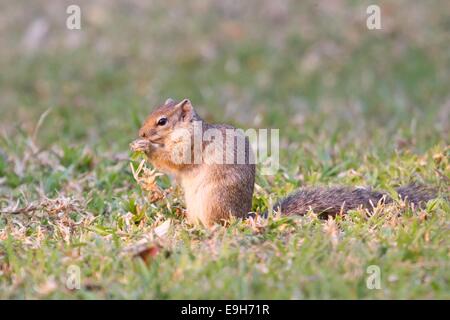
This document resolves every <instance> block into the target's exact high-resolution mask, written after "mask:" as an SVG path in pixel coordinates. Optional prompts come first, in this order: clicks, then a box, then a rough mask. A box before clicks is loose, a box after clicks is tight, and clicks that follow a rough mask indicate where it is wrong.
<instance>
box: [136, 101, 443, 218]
mask: <svg viewBox="0 0 450 320" xmlns="http://www.w3.org/2000/svg"><path fill="white" fill-rule="evenodd" d="M161 117H166V118H167V119H168V122H167V124H166V125H164V126H160V125H158V120H159V119H160V118H161ZM194 121H201V130H202V132H205V131H206V130H207V129H211V128H213V129H218V130H219V131H220V133H221V134H222V136H223V137H226V136H225V132H226V130H227V129H234V128H233V127H231V126H228V125H212V124H208V123H206V122H204V121H203V120H202V119H201V118H200V117H199V116H198V115H197V113H196V112H195V110H194V108H193V107H192V105H191V102H190V101H189V100H188V99H184V100H183V101H181V102H179V103H176V102H175V101H173V100H171V99H168V100H167V101H166V103H165V104H163V105H161V106H159V107H157V108H156V109H155V110H154V111H153V112H152V113H151V114H150V116H149V117H148V118H147V119H146V120H145V122H144V124H143V126H142V128H141V129H140V130H139V135H140V137H141V138H142V139H143V140H144V142H145V143H144V144H142V143H140V144H139V143H138V144H139V145H140V147H139V148H140V149H142V151H145V153H146V154H147V157H148V160H149V161H150V162H151V163H152V164H153V165H154V166H155V167H156V168H158V169H160V170H161V171H163V172H166V173H168V174H172V175H173V176H174V177H175V178H176V179H177V180H178V182H179V183H180V184H181V186H182V187H183V189H184V193H185V201H186V207H187V217H188V219H189V221H191V222H192V223H202V224H204V225H205V226H211V225H212V224H214V223H217V222H223V221H224V220H228V219H229V218H230V217H231V216H235V217H246V216H247V214H248V212H249V211H250V210H251V206H252V197H253V189H254V183H255V165H254V164H250V162H249V157H250V155H251V149H250V146H249V142H248V139H247V138H245V141H246V144H245V151H244V152H245V160H246V162H245V164H211V163H210V162H208V161H209V160H211V159H212V158H213V157H214V153H208V152H206V150H208V147H209V146H214V141H209V142H208V141H206V142H203V143H202V144H201V148H202V151H203V157H202V158H201V161H200V162H199V163H188V164H186V163H178V162H175V161H174V160H173V159H174V158H173V157H172V156H173V153H174V150H175V149H177V148H179V147H185V148H187V149H189V147H190V149H189V151H190V152H192V151H194V144H193V143H192V140H193V135H194V134H193V132H194V129H193V122H194ZM177 129H183V130H185V131H184V133H185V134H184V137H180V136H177V135H176V134H175V132H177ZM186 135H187V137H186ZM184 138H187V139H184ZM189 142H191V143H190V144H188V143H189ZM226 142H228V141H226ZM232 152H233V156H234V157H236V156H237V153H238V150H237V148H236V144H235V148H234V149H233V150H232ZM224 157H225V154H224ZM191 160H193V159H191ZM397 192H398V193H399V196H400V197H401V198H403V199H405V200H407V201H409V202H411V203H414V204H416V205H419V204H421V203H424V202H426V201H428V200H430V199H432V198H434V197H435V192H434V191H433V190H430V189H428V188H425V187H422V186H418V185H409V186H406V187H401V188H398V189H397ZM380 200H381V201H385V202H386V203H389V202H392V199H391V198H390V197H389V196H388V194H387V193H385V192H378V191H373V190H371V189H370V188H349V187H331V188H302V189H300V190H298V191H296V192H294V193H292V194H291V195H289V196H288V197H286V198H285V199H282V200H281V201H280V202H278V203H277V204H276V205H275V206H274V210H275V211H281V213H282V214H285V215H303V214H305V213H307V212H308V211H309V210H312V211H314V212H315V213H317V214H319V215H320V216H328V215H336V214H338V213H340V212H342V213H345V212H346V211H348V210H351V209H357V208H359V207H363V208H368V209H370V208H372V207H373V206H376V205H377V203H378V202H379V201H380Z"/></svg>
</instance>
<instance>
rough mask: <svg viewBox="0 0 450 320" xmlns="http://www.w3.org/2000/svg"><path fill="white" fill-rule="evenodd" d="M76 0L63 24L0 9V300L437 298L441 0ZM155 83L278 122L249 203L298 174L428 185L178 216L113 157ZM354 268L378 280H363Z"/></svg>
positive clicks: (444, 290) (215, 112)
mask: <svg viewBox="0 0 450 320" xmlns="http://www.w3.org/2000/svg"><path fill="white" fill-rule="evenodd" d="M42 3H44V2H42ZM79 3H80V6H81V8H82V17H83V20H82V22H83V23H82V30H80V31H69V30H66V29H65V27H64V25H65V17H66V15H65V5H64V3H63V2H61V1H51V5H50V4H49V3H48V2H45V4H46V5H43V6H40V5H39V1H36V3H33V4H32V5H31V4H29V3H27V4H25V3H21V2H13V1H11V2H4V3H2V4H1V5H0V8H1V10H2V13H4V14H2V17H1V18H0V32H1V33H2V37H0V47H1V48H2V50H1V52H0V69H1V70H2V72H1V73H0V93H1V94H0V211H1V212H3V213H1V214H0V298H3V299H11V298H18V299H24V298H27V299H35V298H46V299H56V298H83V299H92V298H127V299H132V298H148V299H175V298H192V299H195V298H206V299H213V298H217V299H222V298H232V299H240V298H255V299H263V298H264V299H314V298H319V299H323V298H333V299H336V298H342V299H360V298H361V299H372V298H375V299H381V298H388V299H404V298H413V299H435V298H441V299H449V298H450V294H449V293H450V288H449V287H450V283H449V281H450V279H449V278H450V274H449V271H448V270H449V259H448V257H449V224H448V221H449V213H450V205H449V203H448V201H446V200H444V197H445V196H447V195H448V190H449V179H450V162H449V158H450V148H449V145H450V135H449V132H450V131H449V130H450V121H449V119H450V109H449V108H450V96H449V94H448V87H449V86H450V74H449V73H448V70H449V69H450V54H449V52H450V50H449V46H448V43H450V41H449V40H450V36H449V35H450V32H449V25H450V24H449V20H448V16H447V15H446V14H445V13H446V12H448V10H449V5H448V4H446V3H444V2H439V1H436V2H435V3H434V4H433V5H428V4H424V3H422V2H420V1H414V2H411V1H381V2H380V6H381V8H382V12H383V15H382V24H383V29H382V30H380V31H369V30H367V29H366V28H365V17H366V16H365V8H366V6H367V4H369V3H367V4H365V3H364V2H361V3H359V2H358V3H356V2H352V1H340V2H335V4H332V3H329V2H325V1H324V2H319V3H316V2H310V3H308V2H302V3H295V2H293V1H280V2H277V3H279V4H277V5H275V4H274V2H272V1H257V5H256V1H245V2H243V3H242V4H241V3H235V4H234V5H233V4H232V2H221V1H212V2H209V3H207V4H205V3H204V2H201V1H199V2H195V1H194V2H192V3H191V2H190V3H189V4H186V3H185V2H181V1H173V2H171V5H170V6H168V4H166V3H165V2H163V1H160V2H159V1H156V2H152V4H151V5H147V4H146V3H147V2H145V1H134V2H132V3H131V4H126V3H123V2H119V1H108V3H100V2H92V1H80V2H79ZM37 21H41V22H37ZM39 23H41V24H42V23H44V25H45V26H46V30H47V31H46V32H44V33H43V35H41V36H39V35H36V33H35V36H34V37H35V39H34V40H33V37H31V38H30V37H27V36H26V34H33V32H32V31H33V29H34V30H36V28H39V27H36V25H39ZM3 35H4V36H3ZM27 39H28V40H27ZM167 97H174V98H176V99H182V98H184V97H189V98H190V99H191V101H192V102H193V103H194V105H195V106H197V108H198V109H199V112H200V113H201V114H202V115H203V116H204V117H205V118H206V119H207V120H209V121H212V122H225V123H230V124H233V125H236V126H238V127H242V128H249V127H256V128H280V129H281V130H280V138H281V143H280V145H281V149H282V150H281V156H280V162H281V163H280V164H281V168H280V170H279V172H278V173H277V174H276V175H274V176H262V175H259V176H258V177H257V187H256V192H255V195H254V202H253V203H254V208H253V209H254V210H255V211H262V210H265V209H266V208H267V206H268V205H269V204H270V202H271V201H272V202H273V201H274V200H275V199H277V198H279V197H282V196H284V195H286V194H288V193H289V192H291V191H293V190H294V189H295V188H297V187H300V186H304V185H337V184H343V185H370V186H373V187H375V188H378V189H385V190H388V191H391V190H392V189H393V188H394V187H396V186H398V185H402V184H406V183H408V182H411V181H418V182H421V183H425V184H428V185H431V186H434V187H436V188H437V189H438V190H439V192H440V193H439V195H440V197H439V198H438V199H437V200H435V201H431V202H429V203H428V204H427V206H426V208H424V209H420V210H411V208H407V207H405V206H404V204H403V203H402V202H401V201H397V202H396V203H394V204H391V205H388V206H381V205H380V206H379V207H377V208H376V210H375V213H374V214H373V215H369V216H368V215H367V214H366V213H365V212H364V211H361V210H359V211H353V212H350V213H349V214H348V215H346V216H343V217H337V218H336V219H334V220H328V221H323V220H319V219H317V217H316V216H315V215H314V214H312V213H311V214H309V215H307V216H305V217H292V218H286V217H279V216H272V217H270V218H269V219H267V220H264V219H256V220H248V221H239V220H236V221H232V222H231V224H230V226H228V227H222V226H217V227H215V228H214V229H213V230H204V229H202V228H198V227H194V226H191V225H188V224H187V223H186V222H185V220H184V218H183V215H182V208H183V200H182V193H181V190H179V189H178V188H173V190H171V192H168V194H167V196H166V197H164V198H163V199H161V200H159V201H157V202H151V201H150V200H149V197H148V192H146V191H145V190H142V189H141V188H140V186H139V184H138V183H137V182H136V181H135V179H134V178H133V175H132V172H131V169H130V165H129V163H130V162H132V163H133V165H134V167H137V165H138V164H139V159H132V157H131V154H130V152H129V151H128V143H129V142H131V141H132V140H133V139H134V138H135V137H136V135H137V129H138V128H139V126H140V124H141V122H142V121H143V119H144V117H145V115H146V114H147V113H148V112H149V111H150V110H151V108H152V106H153V105H156V104H158V103H160V102H162V101H164V100H165V99H166V98H167ZM158 185H159V187H160V188H161V189H163V190H169V188H170V186H171V184H170V180H169V178H168V177H165V176H164V177H159V178H158ZM371 265H376V266H379V267H380V270H381V278H380V279H381V289H375V290H370V289H368V288H367V286H366V282H367V280H368V277H369V276H370V274H368V273H367V268H368V266H371ZM71 266H76V267H78V268H80V280H81V282H80V284H81V286H80V289H77V290H70V289H69V287H70V286H67V283H68V282H67V281H68V280H69V282H70V280H71V278H70V276H71V271H70V270H72V269H71V268H72V267H71Z"/></svg>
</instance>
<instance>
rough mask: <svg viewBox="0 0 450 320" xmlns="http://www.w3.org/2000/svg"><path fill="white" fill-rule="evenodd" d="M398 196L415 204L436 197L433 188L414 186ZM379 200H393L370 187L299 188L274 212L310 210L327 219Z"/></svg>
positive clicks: (405, 187) (289, 212) (403, 190)
mask: <svg viewBox="0 0 450 320" xmlns="http://www.w3.org/2000/svg"><path fill="white" fill-rule="evenodd" d="M397 193H398V195H399V196H400V198H402V199H403V200H405V201H407V202H409V203H414V204H415V205H420V204H422V203H425V202H427V201H428V200H431V199H433V198H434V197H435V196H436V194H435V192H434V191H433V190H432V189H430V188H426V187H424V186H420V185H417V184H410V185H408V186H404V187H400V188H398V189H397ZM379 201H382V202H384V203H390V202H392V201H393V200H392V198H391V197H390V196H389V195H388V194H387V193H385V192H380V191H374V190H372V189H371V188H349V187H331V188H302V189H299V190H297V191H296V192H294V193H292V194H290V195H289V196H287V197H286V198H284V199H282V200H281V201H280V202H278V203H277V204H276V205H275V206H274V210H275V211H280V212H281V213H282V214H285V215H304V214H306V213H307V212H308V211H310V210H311V211H313V212H315V213H316V214H318V215H319V216H323V217H326V216H329V215H331V216H334V215H336V214H339V213H341V212H342V213H346V212H347V211H348V210H352V209H358V208H360V207H362V208H367V209H372V208H373V207H374V206H376V205H377V204H378V202H379Z"/></svg>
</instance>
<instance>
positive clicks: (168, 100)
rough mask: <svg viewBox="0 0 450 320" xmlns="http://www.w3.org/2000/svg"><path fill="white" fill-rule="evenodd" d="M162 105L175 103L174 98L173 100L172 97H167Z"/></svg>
mask: <svg viewBox="0 0 450 320" xmlns="http://www.w3.org/2000/svg"><path fill="white" fill-rule="evenodd" d="M164 105H165V106H173V105H175V100H173V99H172V98H168V99H167V100H166V102H164Z"/></svg>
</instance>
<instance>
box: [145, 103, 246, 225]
mask: <svg viewBox="0 0 450 320" xmlns="http://www.w3.org/2000/svg"><path fill="white" fill-rule="evenodd" d="M168 101H169V102H166V104H164V105H162V106H159V107H157V108H156V109H155V110H154V111H153V112H152V113H151V114H150V116H149V117H148V118H147V119H146V121H145V123H144V125H143V126H142V128H141V129H140V130H139V135H140V136H141V138H143V139H146V140H147V141H149V144H148V146H147V147H146V149H145V150H144V151H145V152H146V154H147V157H148V160H149V161H150V162H151V163H152V164H153V165H154V166H155V167H156V168H158V169H160V170H161V171H163V172H166V173H169V174H172V175H173V176H174V177H175V178H176V179H177V181H178V182H180V184H181V186H182V187H183V189H184V193H185V201H186V206H187V217H188V219H189V220H190V221H191V222H193V223H198V222H200V223H202V224H204V225H205V226H211V225H212V224H214V223H216V222H223V221H224V220H228V219H229V218H230V217H231V216H236V217H244V216H246V214H247V213H248V212H249V211H250V210H251V205H252V196H253V188H254V183H255V165H254V164H249V163H248V162H246V163H245V164H214V163H211V162H208V161H209V160H210V159H211V158H212V157H213V156H214V154H209V153H207V152H206V149H207V147H208V146H209V145H211V144H213V143H214V141H211V142H208V141H206V142H203V143H202V144H201V148H202V151H203V158H202V159H201V162H200V163H191V164H178V163H175V162H174V161H173V159H172V152H173V150H174V149H175V148H177V147H180V144H185V143H187V142H186V141H185V140H183V141H181V140H179V139H177V138H176V137H174V132H175V130H176V129H180V128H181V129H185V130H187V132H188V133H189V134H193V128H192V123H193V121H201V123H202V130H203V131H206V130H207V129H211V128H213V129H218V130H219V131H220V132H221V134H222V135H223V137H225V130H226V129H234V128H233V127H231V126H228V125H212V124H207V123H205V122H203V121H202V119H201V118H200V117H199V116H198V115H197V114H196V113H195V111H194V109H193V107H192V105H191V103H190V101H189V100H187V99H185V100H183V101H182V102H180V103H178V104H176V103H174V102H173V101H172V100H168ZM162 116H165V117H167V118H168V119H169V121H168V124H167V125H165V126H164V127H161V126H158V125H157V121H158V119H159V118H160V117H162ZM192 139H193V138H192V137H191V139H190V140H191V142H192ZM193 148H194V144H193V143H191V151H193ZM237 152H238V150H237V148H236V147H235V148H234V149H233V155H234V156H235V157H236V156H237ZM245 152H246V159H248V156H249V153H250V152H251V150H250V146H249V143H248V139H246V148H245ZM224 157H225V154H224ZM192 160H193V159H192Z"/></svg>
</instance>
